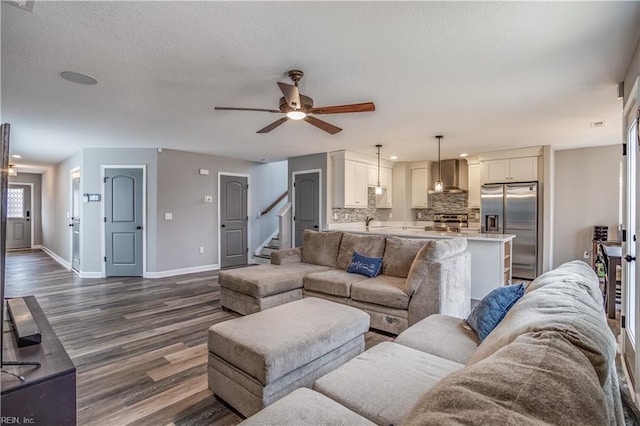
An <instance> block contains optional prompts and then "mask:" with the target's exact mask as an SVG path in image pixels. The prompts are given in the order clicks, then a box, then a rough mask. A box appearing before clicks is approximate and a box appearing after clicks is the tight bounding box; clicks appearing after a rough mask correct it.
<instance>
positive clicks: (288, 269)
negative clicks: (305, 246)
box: [218, 262, 330, 315]
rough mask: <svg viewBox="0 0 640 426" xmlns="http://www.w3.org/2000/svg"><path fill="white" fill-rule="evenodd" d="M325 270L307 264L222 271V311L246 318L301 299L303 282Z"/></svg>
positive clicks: (220, 277) (261, 266) (220, 278)
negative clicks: (310, 274)
mask: <svg viewBox="0 0 640 426" xmlns="http://www.w3.org/2000/svg"><path fill="white" fill-rule="evenodd" d="M328 269H330V268H328V267H326V266H319V265H312V264H309V263H302V262H297V263H292V264H287V265H260V266H250V267H246V268H240V269H232V270H230V271H221V272H220V275H219V278H218V282H219V283H220V304H221V305H222V307H223V308H225V309H230V310H232V311H235V312H238V313H239V314H242V315H249V314H253V313H256V312H260V311H262V310H265V309H269V308H273V307H274V306H278V305H282V304H284V303H289V302H292V301H294V300H300V299H302V279H303V278H304V276H305V275H307V274H309V273H311V272H320V271H326V270H328Z"/></svg>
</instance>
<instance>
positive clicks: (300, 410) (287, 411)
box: [240, 388, 375, 426]
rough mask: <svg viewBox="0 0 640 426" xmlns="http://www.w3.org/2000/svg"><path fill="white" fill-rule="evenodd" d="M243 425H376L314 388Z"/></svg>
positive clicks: (293, 395)
mask: <svg viewBox="0 0 640 426" xmlns="http://www.w3.org/2000/svg"><path fill="white" fill-rule="evenodd" d="M240 424H241V425H242V426H265V425H280V426H300V425H305V424H306V425H321V424H323V425H335V426H351V425H354V426H357V425H362V426H375V423H371V422H370V421H369V420H367V419H365V418H364V417H362V416H360V415H358V414H356V413H354V412H353V411H351V410H349V409H348V408H345V407H343V406H342V405H340V404H338V403H337V402H335V401H334V400H332V399H329V398H327V397H326V396H324V395H322V394H321V393H318V392H314V391H312V390H311V389H307V388H299V389H296V390H294V391H293V392H291V393H290V394H289V395H287V396H285V397H284V398H282V399H279V400H278V401H276V402H274V403H273V404H271V405H269V406H268V407H265V408H264V409H263V410H261V411H260V412H258V413H256V414H254V415H253V416H251V417H249V418H248V419H247V420H245V421H243V422H242V423H240Z"/></svg>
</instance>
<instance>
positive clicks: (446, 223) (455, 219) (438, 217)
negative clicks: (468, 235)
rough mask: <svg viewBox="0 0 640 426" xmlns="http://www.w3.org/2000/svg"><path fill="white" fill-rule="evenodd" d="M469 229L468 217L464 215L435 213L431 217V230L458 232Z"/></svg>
mask: <svg viewBox="0 0 640 426" xmlns="http://www.w3.org/2000/svg"><path fill="white" fill-rule="evenodd" d="M468 227H469V215H468V214H466V213H436V214H434V215H433V230H434V231H445V232H460V229H461V228H468Z"/></svg>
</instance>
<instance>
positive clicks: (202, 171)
mask: <svg viewBox="0 0 640 426" xmlns="http://www.w3.org/2000/svg"><path fill="white" fill-rule="evenodd" d="M198 172H199V173H200V174H201V175H203V176H207V175H208V174H209V169H199V170H198Z"/></svg>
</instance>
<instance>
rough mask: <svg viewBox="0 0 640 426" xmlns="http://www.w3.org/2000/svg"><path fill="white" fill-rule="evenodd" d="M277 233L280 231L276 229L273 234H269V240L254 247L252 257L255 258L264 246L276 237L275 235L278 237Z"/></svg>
mask: <svg viewBox="0 0 640 426" xmlns="http://www.w3.org/2000/svg"><path fill="white" fill-rule="evenodd" d="M279 233H280V229H276V230H275V231H273V234H271V235H270V236H269V238H267V239H266V240H264V241H263V242H262V244H260V245H259V246H258V247H256V249H255V251H254V252H253V254H254V256H257V255H259V254H260V253H262V249H263V248H264V246H266V245H268V244H269V243H270V242H271V240H273V239H274V238H275V237H276V235H278V234H279Z"/></svg>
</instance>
